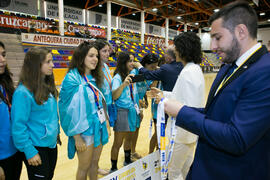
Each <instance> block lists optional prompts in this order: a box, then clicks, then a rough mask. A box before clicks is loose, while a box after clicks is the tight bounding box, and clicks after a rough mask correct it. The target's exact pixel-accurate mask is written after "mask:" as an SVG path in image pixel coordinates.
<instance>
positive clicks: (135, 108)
mask: <svg viewBox="0 0 270 180" xmlns="http://www.w3.org/2000/svg"><path fill="white" fill-rule="evenodd" d="M132 69H133V63H132V61H131V60H130V56H129V54H128V53H125V52H121V53H120V54H119V57H118V61H117V66H116V70H115V72H114V77H113V80H112V95H113V99H114V100H115V104H116V107H117V119H116V122H115V125H114V142H113V146H112V150H111V162H112V167H111V171H115V170H117V159H118V153H119V149H120V147H121V146H122V144H123V141H124V139H125V141H126V142H128V143H127V144H126V145H125V146H124V151H125V164H129V163H131V160H130V153H131V144H130V142H131V135H132V133H131V132H135V130H136V127H137V124H139V123H140V109H139V104H138V102H139V96H138V94H137V88H136V85H135V84H133V83H131V82H132V80H131V76H134V75H132V74H130V72H131V70H132Z"/></svg>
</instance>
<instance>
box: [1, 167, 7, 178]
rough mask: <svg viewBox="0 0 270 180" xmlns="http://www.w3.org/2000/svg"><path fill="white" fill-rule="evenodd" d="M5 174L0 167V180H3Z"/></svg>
mask: <svg viewBox="0 0 270 180" xmlns="http://www.w3.org/2000/svg"><path fill="white" fill-rule="evenodd" d="M5 179H6V178H5V172H4V169H3V168H2V167H1V166H0V180H5Z"/></svg>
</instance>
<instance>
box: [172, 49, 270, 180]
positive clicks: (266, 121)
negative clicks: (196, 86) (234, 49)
mask: <svg viewBox="0 0 270 180" xmlns="http://www.w3.org/2000/svg"><path fill="white" fill-rule="evenodd" d="M249 61H250V62H251V63H250V64H247V65H246V66H242V67H243V68H242V69H239V70H241V71H242V72H241V73H239V72H238V71H236V72H235V73H234V74H233V76H232V77H231V79H229V82H228V83H226V84H225V86H224V87H223V88H221V89H220V91H218V92H217V94H216V95H214V94H215V92H216V89H217V87H218V85H219V84H220V82H221V81H222V79H223V78H224V77H225V75H226V72H227V70H228V68H229V65H224V66H223V67H222V68H221V69H220V71H219V73H218V74H217V77H216V79H215V81H214V83H213V85H212V88H211V90H210V94H209V98H208V102H207V105H206V107H205V109H196V108H192V107H187V106H184V107H183V108H182V109H181V110H180V112H179V113H178V115H177V122H176V125H178V126H180V127H183V128H185V129H187V130H189V131H190V132H192V133H195V134H197V135H199V141H198V145H197V149H196V153H195V159H194V162H193V165H192V167H191V169H190V172H189V174H188V176H187V179H192V180H194V179H195V180H217V179H218V180H223V179H224V180H269V179H270V54H269V53H267V50H266V48H265V47H264V46H263V47H262V48H260V49H259V50H258V51H257V52H256V53H255V54H253V55H252V56H251V58H249V60H248V62H249Z"/></svg>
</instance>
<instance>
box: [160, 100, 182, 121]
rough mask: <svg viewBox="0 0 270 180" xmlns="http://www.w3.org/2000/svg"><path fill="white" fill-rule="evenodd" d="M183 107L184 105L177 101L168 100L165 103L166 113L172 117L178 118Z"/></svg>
mask: <svg viewBox="0 0 270 180" xmlns="http://www.w3.org/2000/svg"><path fill="white" fill-rule="evenodd" d="M182 107H183V104H182V103H180V102H178V101H176V100H172V99H168V100H166V101H165V102H164V109H165V112H166V113H167V114H168V115H170V116H172V117H176V116H177V114H178V112H179V111H180V110H181V109H182Z"/></svg>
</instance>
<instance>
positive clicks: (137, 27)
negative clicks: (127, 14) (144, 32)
mask: <svg viewBox="0 0 270 180" xmlns="http://www.w3.org/2000/svg"><path fill="white" fill-rule="evenodd" d="M120 29H124V30H132V31H137V32H140V31H141V23H140V22H139V21H133V20H130V19H125V18H120Z"/></svg>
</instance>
